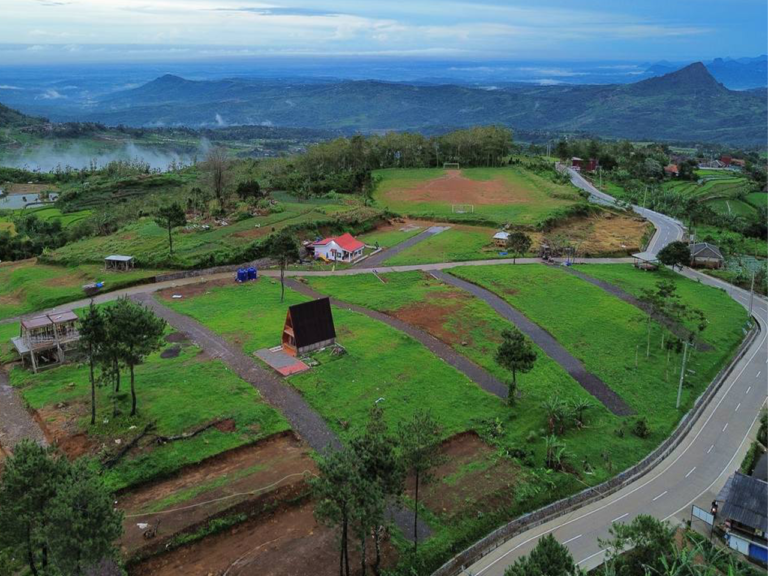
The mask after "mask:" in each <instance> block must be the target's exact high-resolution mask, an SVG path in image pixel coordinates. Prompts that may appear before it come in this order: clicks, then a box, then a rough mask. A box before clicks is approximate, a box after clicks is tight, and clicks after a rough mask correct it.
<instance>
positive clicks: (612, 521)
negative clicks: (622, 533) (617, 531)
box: [611, 512, 629, 524]
mask: <svg viewBox="0 0 768 576" xmlns="http://www.w3.org/2000/svg"><path fill="white" fill-rule="evenodd" d="M627 516H629V512H625V513H624V514H622V515H621V516H619V517H618V518H614V519H613V520H611V524H615V523H616V522H618V521H619V520H621V519H622V518H626V517H627Z"/></svg>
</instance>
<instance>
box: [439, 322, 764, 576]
mask: <svg viewBox="0 0 768 576" xmlns="http://www.w3.org/2000/svg"><path fill="white" fill-rule="evenodd" d="M759 331H760V326H759V324H758V323H757V322H754V324H753V327H752V329H751V330H750V331H749V333H748V334H747V337H746V338H745V339H744V341H743V342H742V343H741V346H739V349H738V351H737V353H736V356H735V357H734V359H733V360H732V361H731V363H730V364H728V366H726V367H725V368H723V369H722V370H720V372H719V373H718V374H717V376H715V378H714V379H713V380H712V383H711V384H710V385H709V386H708V387H707V389H706V390H705V391H704V392H702V394H701V395H700V396H699V397H698V398H697V399H696V402H695V403H694V405H693V408H692V409H691V410H690V411H689V412H688V413H687V414H686V415H685V416H683V418H682V420H680V423H679V424H678V426H677V428H675V431H674V432H673V433H672V435H671V436H669V437H668V438H667V439H666V440H665V441H664V442H662V443H661V445H659V446H658V447H657V448H656V449H655V450H654V451H653V452H651V453H650V454H648V456H646V457H645V458H643V460H641V461H640V462H638V463H637V464H635V465H634V466H632V467H631V468H628V469H627V470H625V471H624V472H621V473H620V474H618V475H616V476H614V477H613V478H611V479H610V480H607V481H605V482H603V483H602V484H599V485H597V486H593V487H592V488H587V489H586V490H582V491H581V492H579V493H578V494H574V495H573V496H569V497H568V498H563V499H562V500H558V501H557V502H553V503H552V504H550V505H548V506H545V507H544V508H539V509H538V510H536V511H535V512H531V513H530V514H525V515H523V516H521V517H520V518H516V519H515V520H513V521H512V522H510V523H508V524H505V525H504V526H502V527H501V528H497V529H496V530H495V531H493V532H491V533H490V534H489V535H488V536H486V537H485V538H483V539H482V540H479V541H477V542H475V543H474V544H473V545H472V546H470V547H469V548H467V549H466V550H464V551H463V552H461V553H459V554H457V555H456V556H454V557H453V558H451V559H450V560H448V562H446V563H445V564H443V565H442V566H441V567H440V568H438V569H437V570H435V572H433V573H432V576H452V575H454V574H458V573H459V572H460V571H461V570H463V569H464V567H465V566H469V565H471V564H473V563H474V562H477V561H478V560H479V559H480V558H482V557H484V556H486V555H487V554H489V553H491V552H493V551H494V550H495V549H496V548H498V547H499V546H501V545H502V544H504V543H505V542H507V541H508V540H510V539H512V538H514V537H515V536H517V535H518V534H520V533H522V532H524V531H525V530H528V529H530V528H534V527H536V526H539V525H541V524H544V523H545V522H549V521H550V520H554V519H555V518H558V517H560V516H563V515H565V514H568V513H570V512H574V511H575V510H577V509H579V508H582V507H584V506H586V505H588V504H591V503H592V502H594V501H596V500H599V499H601V498H605V497H606V496H609V495H610V494H613V493H614V492H617V491H618V490H621V489H622V488H624V487H625V486H627V485H628V484H631V483H632V482H634V481H635V480H637V479H638V478H640V477H642V476H643V475H645V474H646V473H647V472H648V471H649V470H651V469H652V468H653V467H654V466H656V464H658V463H659V462H660V461H661V460H663V459H664V458H666V457H667V456H668V455H669V454H670V453H671V452H672V451H673V450H674V449H675V448H677V446H678V444H680V442H681V441H682V439H683V437H684V436H685V435H686V434H687V433H688V431H689V430H690V429H691V427H692V426H693V425H694V424H695V423H696V421H697V420H698V419H699V417H700V416H701V414H702V412H703V411H704V409H705V408H706V407H707V405H708V404H709V401H710V400H711V399H712V397H713V396H714V395H715V394H716V393H717V391H718V390H719V389H720V386H722V384H723V382H725V379H726V378H727V377H728V375H729V374H730V373H731V371H732V370H733V369H734V367H735V366H736V364H737V363H738V362H739V360H741V359H742V358H743V357H744V354H745V353H746V351H747V349H748V348H749V346H750V345H751V344H752V342H753V341H754V339H755V337H756V335H757V334H758V332H759Z"/></svg>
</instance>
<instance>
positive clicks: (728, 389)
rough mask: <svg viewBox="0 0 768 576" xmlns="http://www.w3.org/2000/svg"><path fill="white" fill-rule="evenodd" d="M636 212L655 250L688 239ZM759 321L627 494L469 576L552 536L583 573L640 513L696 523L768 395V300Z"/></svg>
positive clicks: (508, 549)
mask: <svg viewBox="0 0 768 576" xmlns="http://www.w3.org/2000/svg"><path fill="white" fill-rule="evenodd" d="M569 172H570V173H571V178H572V181H573V182H574V184H575V185H576V186H578V187H579V188H582V189H584V190H586V191H588V192H590V194H593V195H595V196H597V197H598V198H601V199H602V200H603V201H606V202H608V201H609V200H612V198H611V197H610V196H608V195H607V194H603V193H602V192H600V191H598V190H597V189H595V188H594V187H593V186H592V185H591V184H589V183H588V182H587V181H586V180H584V179H583V178H582V177H581V176H580V175H579V174H578V173H576V172H573V171H569ZM634 209H635V211H636V212H638V213H639V214H641V215H643V216H644V217H646V218H648V219H649V220H650V221H651V222H653V224H654V225H655V226H656V229H657V232H656V234H655V236H654V238H653V239H652V241H651V243H650V246H649V248H648V250H649V251H651V252H654V253H656V252H658V251H659V250H661V248H663V247H664V246H665V245H666V244H668V243H669V242H672V241H674V240H679V239H681V238H682V237H683V232H684V230H683V228H682V225H681V224H679V223H678V222H676V221H675V220H674V219H672V218H669V217H667V216H664V215H663V214H657V213H655V212H653V211H650V210H645V209H643V208H640V207H636V206H635V207H634ZM683 274H684V275H685V276H687V277H689V278H692V279H696V280H699V281H701V282H702V283H703V284H708V285H712V286H717V287H719V288H723V289H725V290H726V291H727V292H728V293H729V294H730V295H731V296H732V297H733V298H734V299H735V300H736V301H737V302H739V303H740V304H742V305H743V306H744V307H745V308H747V309H748V308H749V300H750V296H749V293H748V292H746V291H744V290H741V289H740V288H736V287H734V286H731V285H730V284H727V283H725V282H722V281H720V280H718V279H716V278H711V277H709V276H706V275H704V274H701V273H699V272H696V271H694V270H689V269H686V270H684V271H683ZM753 315H754V317H755V318H756V320H757V322H758V323H759V325H760V328H761V330H760V333H759V334H758V336H757V338H756V339H755V340H754V342H753V343H752V345H751V346H750V347H749V349H748V350H747V352H746V354H745V355H744V356H743V357H742V359H741V360H740V361H739V362H738V363H737V364H736V366H735V367H734V369H733V370H732V371H731V373H730V375H729V377H728V378H727V380H726V381H725V382H724V384H723V385H722V387H721V388H720V390H719V391H718V393H717V394H716V395H715V396H714V397H713V398H712V400H711V401H710V403H709V405H708V406H707V408H706V409H705V410H704V412H703V413H702V415H701V416H700V418H699V419H698V421H697V422H696V423H695V424H694V426H693V427H692V429H691V430H690V432H689V433H688V434H687V435H686V437H685V438H684V439H683V441H682V442H681V443H680V444H679V445H678V447H677V448H676V449H675V450H674V451H673V452H672V453H671V454H670V455H669V456H667V457H666V458H665V459H664V460H662V461H661V462H660V463H659V464H658V465H657V466H655V467H654V468H653V469H652V470H651V471H649V472H648V473H647V474H645V475H644V476H642V477H641V478H639V479H638V480H636V481H635V482H633V483H632V484H630V485H628V486H626V487H625V488H624V489H622V490H620V491H618V492H616V493H614V494H612V495H610V496H607V497H606V498H603V499H601V500H598V501H597V502H594V503H592V504H590V505H589V506H585V507H583V508H581V509H579V510H576V511H574V512H572V513H570V514H568V515H565V516H562V517H560V518H557V519H555V520H552V521H550V522H547V523H545V524H542V525H540V526H537V527H536V528H532V529H530V530H527V531H526V532H523V533H521V534H519V535H518V536H516V537H515V538H512V539H511V540H509V541H507V542H506V543H504V544H503V545H501V546H500V547H498V548H497V549H496V550H494V551H493V552H491V553H490V554H488V555H487V556H485V557H484V558H482V559H481V560H479V561H478V562H476V563H475V564H473V565H472V566H470V567H468V568H467V569H465V570H464V571H463V572H462V573H461V574H462V575H467V576H468V575H472V576H480V575H485V576H502V575H503V574H504V570H505V569H506V568H507V567H508V566H509V565H510V564H512V563H513V562H514V560H515V559H517V558H519V557H520V556H523V555H525V554H528V553H529V552H530V551H531V550H532V549H533V548H534V547H535V546H536V543H537V541H538V539H539V538H540V537H542V536H544V535H546V534H552V535H554V536H555V538H557V540H558V541H559V542H561V543H563V544H564V545H566V546H567V547H568V549H569V550H570V551H571V554H573V557H574V559H575V560H576V562H578V564H579V565H580V566H581V567H583V568H587V569H591V568H594V567H595V566H598V565H599V564H600V563H601V562H602V561H603V559H604V554H605V552H604V550H602V549H601V548H600V546H599V543H598V539H601V538H602V539H606V538H608V537H609V532H608V531H609V529H610V527H611V525H612V524H613V523H614V522H630V521H631V520H632V519H633V518H634V517H636V516H638V515H640V514H651V515H653V516H655V517H657V518H660V519H665V520H670V519H671V520H673V521H674V520H682V519H684V518H688V517H689V514H690V507H691V505H692V504H693V503H697V504H698V505H700V506H702V507H705V508H707V507H708V506H709V503H710V502H711V501H712V500H713V499H714V496H715V495H716V494H717V491H718V489H719V488H720V487H721V486H722V484H723V483H724V482H725V479H726V478H727V477H728V476H729V475H730V474H731V473H732V472H733V471H734V470H736V469H737V468H738V466H739V464H740V461H741V457H742V455H743V453H744V450H745V448H746V445H747V444H748V442H747V439H748V437H749V434H750V431H751V430H752V429H753V428H754V427H755V423H756V421H757V418H758V416H759V413H760V409H761V408H762V406H763V405H764V404H765V401H766V396H768V350H767V348H766V342H767V339H768V330H767V329H768V304H767V303H766V301H765V300H763V299H761V298H758V297H755V298H754V300H753Z"/></svg>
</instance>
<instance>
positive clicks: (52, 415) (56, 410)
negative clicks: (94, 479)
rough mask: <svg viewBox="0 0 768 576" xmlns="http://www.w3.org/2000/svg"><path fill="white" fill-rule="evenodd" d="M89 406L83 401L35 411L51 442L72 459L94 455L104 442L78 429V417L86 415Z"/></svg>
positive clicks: (35, 415)
mask: <svg viewBox="0 0 768 576" xmlns="http://www.w3.org/2000/svg"><path fill="white" fill-rule="evenodd" d="M88 409H89V408H88V406H86V405H85V404H83V403H82V402H72V403H61V404H58V405H56V406H46V407H44V408H40V409H39V410H37V411H36V412H35V413H34V417H35V420H37V422H38V424H40V427H41V428H42V430H43V434H45V437H46V439H47V440H48V442H49V443H51V444H54V445H56V446H58V447H59V448H60V449H61V450H62V452H64V454H66V455H67V457H68V458H69V459H70V460H74V459H75V458H79V457H80V456H86V455H93V454H95V453H96V452H98V451H99V449H100V448H101V446H102V444H101V443H100V442H98V441H97V440H95V439H93V438H91V437H89V436H88V435H87V434H86V433H84V432H81V431H80V430H79V429H78V426H77V421H78V419H80V418H82V417H83V416H85V414H86V413H87V412H88Z"/></svg>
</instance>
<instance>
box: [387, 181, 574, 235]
mask: <svg viewBox="0 0 768 576" xmlns="http://www.w3.org/2000/svg"><path fill="white" fill-rule="evenodd" d="M375 175H376V176H377V177H379V178H380V182H379V184H378V186H377V187H376V191H375V192H374V198H375V200H376V201H377V202H378V204H379V205H381V206H382V207H386V208H388V209H390V210H392V211H394V212H398V213H400V214H404V215H409V216H415V217H419V218H435V219H438V220H439V219H445V218H449V219H453V220H462V219H466V220H487V221H490V222H496V223H499V224H502V223H506V222H509V223H513V224H517V225H529V226H535V225H537V224H539V223H541V222H543V221H544V220H546V219H547V218H549V217H551V216H553V215H556V214H558V213H559V212H560V211H562V210H563V209H564V208H567V207H569V206H571V205H573V204H575V203H577V202H580V201H581V199H580V197H579V195H578V193H577V191H576V189H575V188H573V187H571V186H570V185H561V184H555V183H554V182H552V181H551V180H548V179H546V178H543V177H541V176H538V175H537V174H535V173H533V172H531V171H529V170H526V169H524V168H519V167H510V168H469V169H465V170H462V171H461V173H460V175H456V174H454V173H451V172H446V171H445V170H442V169H410V170H405V169H402V170H401V169H387V170H378V171H376V172H375ZM453 204H472V205H474V213H465V214H457V213H454V212H453V210H452V205H453Z"/></svg>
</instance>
